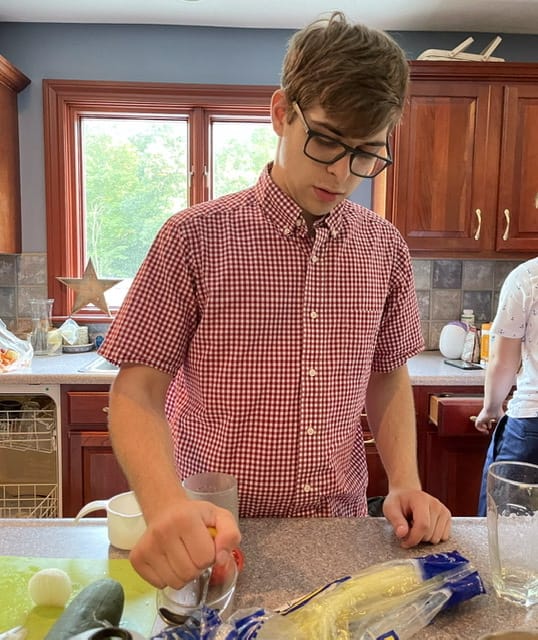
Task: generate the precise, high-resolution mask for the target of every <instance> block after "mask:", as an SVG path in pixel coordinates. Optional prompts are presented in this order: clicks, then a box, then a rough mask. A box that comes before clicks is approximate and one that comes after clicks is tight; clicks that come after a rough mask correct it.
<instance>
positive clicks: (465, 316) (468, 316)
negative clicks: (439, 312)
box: [460, 309, 475, 327]
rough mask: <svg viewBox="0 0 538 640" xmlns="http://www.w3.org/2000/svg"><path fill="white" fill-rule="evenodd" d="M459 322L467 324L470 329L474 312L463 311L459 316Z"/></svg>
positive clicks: (469, 310)
mask: <svg viewBox="0 0 538 640" xmlns="http://www.w3.org/2000/svg"><path fill="white" fill-rule="evenodd" d="M460 320H461V321H462V322H465V323H467V324H468V325H469V326H470V327H473V326H474V320H475V318H474V311H473V309H464V310H463V311H462V314H461V318H460Z"/></svg>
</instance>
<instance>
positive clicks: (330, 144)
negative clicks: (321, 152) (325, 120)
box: [315, 136, 341, 149]
mask: <svg viewBox="0 0 538 640" xmlns="http://www.w3.org/2000/svg"><path fill="white" fill-rule="evenodd" d="M315 140H316V142H317V144H319V145H320V146H322V147H326V148H327V149H339V148H340V147H341V145H340V143H339V142H337V141H336V140H331V139H330V138H324V137H323V136H316V137H315Z"/></svg>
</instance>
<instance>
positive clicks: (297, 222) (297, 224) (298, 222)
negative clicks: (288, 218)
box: [295, 218, 303, 227]
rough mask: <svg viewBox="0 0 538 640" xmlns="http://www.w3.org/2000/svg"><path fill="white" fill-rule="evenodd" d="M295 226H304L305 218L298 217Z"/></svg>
mask: <svg viewBox="0 0 538 640" xmlns="http://www.w3.org/2000/svg"><path fill="white" fill-rule="evenodd" d="M295 226H296V227H302V226H303V219H302V218H297V220H295Z"/></svg>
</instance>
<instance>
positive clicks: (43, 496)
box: [0, 483, 58, 518]
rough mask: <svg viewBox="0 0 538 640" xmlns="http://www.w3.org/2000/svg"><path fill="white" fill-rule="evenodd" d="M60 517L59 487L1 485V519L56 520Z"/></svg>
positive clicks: (51, 485) (45, 485) (52, 485)
mask: <svg viewBox="0 0 538 640" xmlns="http://www.w3.org/2000/svg"><path fill="white" fill-rule="evenodd" d="M57 515H58V485H56V484H33V483H28V484H1V485H0V517H1V518H55V517H56V516H57Z"/></svg>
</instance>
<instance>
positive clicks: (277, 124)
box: [271, 89, 288, 136]
mask: <svg viewBox="0 0 538 640" xmlns="http://www.w3.org/2000/svg"><path fill="white" fill-rule="evenodd" d="M287 116H288V100H287V98H286V94H285V92H284V91H283V90H282V89H277V90H276V91H275V92H274V93H273V95H272V97H271V122H272V123H273V131H274V132H275V133H276V134H277V135H278V136H281V135H282V134H283V131H284V126H285V125H286V123H287Z"/></svg>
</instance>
